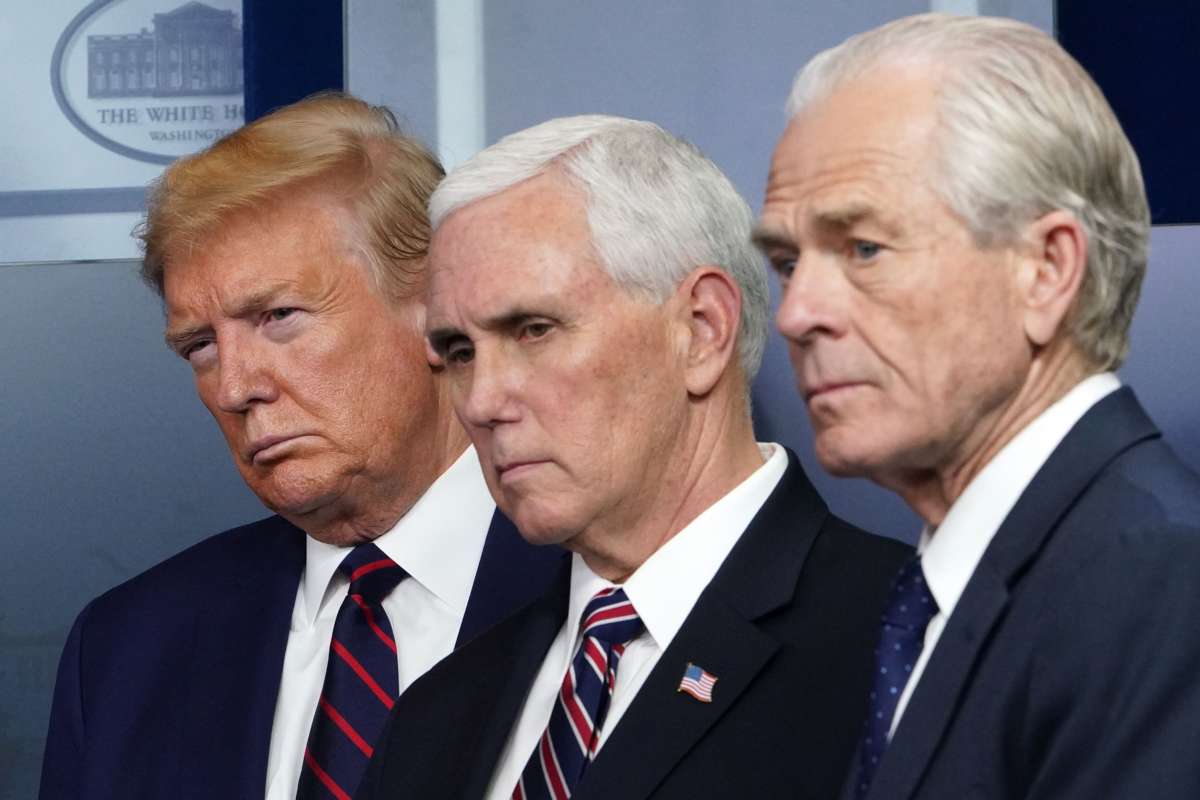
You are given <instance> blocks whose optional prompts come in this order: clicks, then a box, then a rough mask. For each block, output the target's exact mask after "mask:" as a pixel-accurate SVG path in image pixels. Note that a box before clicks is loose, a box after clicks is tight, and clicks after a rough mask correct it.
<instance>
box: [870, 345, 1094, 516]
mask: <svg viewBox="0 0 1200 800" xmlns="http://www.w3.org/2000/svg"><path fill="white" fill-rule="evenodd" d="M1093 372H1094V370H1093V369H1092V368H1091V367H1090V366H1089V365H1088V364H1087V363H1086V361H1085V360H1084V359H1083V357H1082V356H1080V355H1079V353H1078V351H1076V350H1075V348H1074V347H1073V346H1071V345H1069V344H1068V343H1065V342H1058V343H1056V344H1053V345H1050V346H1048V347H1046V348H1045V349H1043V350H1042V351H1040V352H1039V353H1038V354H1037V355H1035V357H1034V359H1033V361H1032V362H1031V364H1030V368H1029V370H1028V372H1027V373H1026V375H1025V379H1024V381H1023V382H1022V384H1021V385H1020V387H1019V388H1018V389H1017V391H1016V392H1014V393H1013V394H1012V395H1010V396H1009V398H1008V399H1007V400H1006V401H1005V402H1003V403H1001V404H1000V405H999V406H998V407H997V408H996V409H994V410H993V411H991V412H990V413H989V414H988V415H986V416H985V417H983V418H982V419H980V420H979V421H978V423H977V424H976V425H974V426H973V429H972V430H971V431H969V432H968V434H967V436H966V437H965V438H964V440H963V442H962V443H961V444H960V446H959V447H957V448H955V449H954V451H953V453H952V456H951V457H950V458H948V459H945V460H944V463H941V464H939V465H938V466H937V467H935V468H932V469H929V470H920V471H912V472H908V473H904V474H900V475H895V476H890V479H889V480H886V481H885V480H880V481H879V483H881V484H882V485H884V486H887V488H890V489H892V490H893V491H895V492H896V493H897V494H899V495H900V496H901V498H903V499H904V501H905V502H906V503H907V504H908V505H909V507H910V508H912V509H913V510H914V511H915V512H916V513H917V514H918V515H919V516H920V517H921V518H922V519H923V520H925V522H927V523H929V524H930V525H932V526H934V527H936V526H938V525H940V524H941V522H942V520H943V519H945V518H946V513H947V512H948V511H949V510H950V507H951V506H952V505H953V504H954V502H955V501H956V500H957V499H958V498H959V497H961V496H962V493H963V492H964V491H965V490H966V488H967V486H969V485H970V484H971V481H973V480H974V479H975V477H976V476H977V475H978V474H979V473H980V472H982V471H983V468H984V467H986V466H987V465H988V464H989V463H990V462H991V461H992V459H993V458H995V457H996V455H997V454H999V452H1000V451H1001V450H1003V449H1004V447H1005V446H1006V445H1007V444H1008V443H1009V442H1011V441H1012V440H1013V438H1014V437H1016V435H1017V434H1019V433H1020V432H1021V431H1022V430H1024V429H1025V428H1026V427H1027V426H1028V425H1029V423H1031V422H1033V421H1034V420H1035V419H1037V418H1038V417H1039V416H1041V414H1042V413H1043V412H1045V411H1046V409H1048V408H1049V407H1050V406H1052V405H1054V404H1055V403H1056V402H1058V401H1059V400H1061V399H1062V398H1063V396H1065V395H1066V394H1067V393H1068V392H1070V391H1071V389H1073V388H1075V386H1077V385H1078V384H1079V382H1080V381H1082V380H1083V379H1084V378H1086V377H1087V376H1088V375H1089V374H1091V373H1093Z"/></svg>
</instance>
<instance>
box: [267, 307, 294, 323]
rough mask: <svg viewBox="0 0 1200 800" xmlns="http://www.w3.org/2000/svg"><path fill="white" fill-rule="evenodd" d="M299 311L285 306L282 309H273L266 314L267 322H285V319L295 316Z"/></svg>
mask: <svg viewBox="0 0 1200 800" xmlns="http://www.w3.org/2000/svg"><path fill="white" fill-rule="evenodd" d="M298 310H299V309H296V308H292V307H290V306H283V307H281V308H272V309H271V310H270V311H268V312H267V313H266V315H265V316H266V319H267V322H283V321H284V320H285V319H287V318H288V317H291V316H292V315H293V314H295V313H296V312H297V311H298Z"/></svg>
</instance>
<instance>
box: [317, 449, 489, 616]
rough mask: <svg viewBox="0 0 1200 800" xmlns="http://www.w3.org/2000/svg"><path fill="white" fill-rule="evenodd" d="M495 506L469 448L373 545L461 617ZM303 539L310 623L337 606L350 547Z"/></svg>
mask: <svg viewBox="0 0 1200 800" xmlns="http://www.w3.org/2000/svg"><path fill="white" fill-rule="evenodd" d="M495 510H496V504H495V501H493V500H492V497H491V495H490V494H489V493H488V489H487V484H486V483H485V482H484V479H483V470H482V469H481V468H480V466H479V457H478V456H477V455H476V453H475V448H473V447H468V448H467V449H466V450H465V451H464V452H463V454H462V455H461V456H459V457H458V459H457V460H456V461H455V462H454V463H453V464H452V465H451V466H450V468H449V469H447V470H446V471H445V472H443V473H442V474H441V475H440V476H439V477H438V479H437V480H436V481H434V482H433V484H432V485H431V486H430V487H429V488H428V489H427V490H425V494H423V495H421V497H420V499H418V500H417V502H416V503H414V504H413V506H412V508H410V509H409V510H408V513H406V514H405V515H404V516H403V517H401V518H400V519H399V521H397V522H396V524H395V525H393V526H392V528H391V529H390V530H389V531H387V532H386V533H384V534H383V535H382V536H380V537H379V538H377V539H375V544H376V545H377V546H378V547H379V549H380V550H382V551H383V552H384V553H385V554H386V555H387V556H388V558H390V559H392V560H393V561H395V562H396V563H397V564H399V565H400V566H401V567H402V568H403V569H404V571H405V572H407V573H408V574H409V576H410V579H411V580H415V581H417V582H418V583H420V584H421V585H422V586H424V587H425V588H426V589H428V590H429V592H430V593H432V594H433V595H434V596H435V597H437V598H438V599H439V600H441V601H442V602H443V603H445V604H446V605H447V606H449V607H450V608H451V609H452V610H454V611H455V612H456V613H458V614H459V615H460V616H461V615H462V614H463V613H464V612H465V611H466V608H467V600H468V598H469V597H470V595H471V587H472V585H473V584H474V582H475V571H476V569H477V568H478V566H479V558H480V556H481V555H482V553H483V543H484V539H485V538H486V537H487V532H488V528H489V527H490V525H491V519H492V514H493V513H494V512H495ZM305 539H306V551H305V554H306V560H305V564H304V577H303V578H302V580H301V596H302V597H303V603H304V609H303V619H304V620H305V621H306V622H307V623H308V624H309V625H311V624H312V623H313V622H314V621H315V620H316V618H317V615H318V613H319V612H320V611H321V609H322V608H324V607H325V605H326V604H328V603H329V602H330V601H331V600H334V599H335V598H336V600H337V602H338V604H339V605H340V603H341V598H340V595H341V594H343V593H344V590H345V586H346V579H345V577H343V576H342V575H340V574H338V572H337V567H338V565H339V564H341V563H342V559H343V558H345V557H346V554H347V553H349V552H350V550H351V549H353V548H350V547H336V546H334V545H330V544H325V543H324V542H318V541H317V540H316V539H314V538H312V537H311V536H307V537H305Z"/></svg>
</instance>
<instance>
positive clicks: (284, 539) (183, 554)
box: [88, 516, 304, 618]
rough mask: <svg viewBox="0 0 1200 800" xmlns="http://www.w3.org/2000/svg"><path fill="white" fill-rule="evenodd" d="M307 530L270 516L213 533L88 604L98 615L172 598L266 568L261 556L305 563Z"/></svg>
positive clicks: (94, 614) (123, 610)
mask: <svg viewBox="0 0 1200 800" xmlns="http://www.w3.org/2000/svg"><path fill="white" fill-rule="evenodd" d="M303 536H304V534H303V532H301V531H300V530H299V529H298V528H296V527H294V526H292V525H291V524H290V523H288V522H287V521H286V520H284V519H283V518H281V517H278V516H271V517H267V518H266V519H261V520H258V521H256V522H251V523H248V524H246V525H240V526H238V527H236V528H230V529H229V530H227V531H222V532H221V533H218V534H215V535H213V536H209V537H208V538H206V539H203V540H201V541H200V542H197V543H196V544H194V545H192V546H190V547H188V548H187V549H185V550H182V551H180V552H179V553H176V554H175V555H173V556H170V557H169V558H167V559H165V560H163V561H160V562H159V563H158V564H155V565H154V566H152V567H150V568H149V569H147V570H145V571H144V572H141V573H139V574H138V575H135V576H134V577H132V578H130V579H128V580H126V581H125V582H123V583H121V584H118V585H117V586H115V587H113V588H112V589H109V590H108V591H107V592H104V593H103V594H101V595H100V596H99V597H97V598H96V599H95V600H93V601H92V602H91V603H90V604H89V605H88V613H89V615H90V616H91V617H92V618H96V617H97V616H100V617H103V616H105V615H108V614H116V615H121V614H123V613H124V612H126V611H128V610H133V609H139V608H142V607H144V606H145V605H146V603H147V602H148V598H152V597H153V598H155V599H154V602H155V603H156V604H158V603H163V602H166V601H167V600H168V599H169V598H173V597H174V598H179V597H186V596H187V595H189V594H191V593H193V592H195V591H197V590H199V589H204V590H210V589H211V586H212V584H213V582H214V576H222V577H224V576H228V577H235V576H236V575H237V574H238V573H240V572H242V571H248V570H252V569H255V568H257V567H260V566H261V564H262V562H261V559H263V558H268V557H274V558H277V559H279V558H286V557H287V555H284V554H290V555H291V556H293V557H295V556H297V555H298V557H299V559H300V564H301V565H303V559H304V544H303V541H304V540H303Z"/></svg>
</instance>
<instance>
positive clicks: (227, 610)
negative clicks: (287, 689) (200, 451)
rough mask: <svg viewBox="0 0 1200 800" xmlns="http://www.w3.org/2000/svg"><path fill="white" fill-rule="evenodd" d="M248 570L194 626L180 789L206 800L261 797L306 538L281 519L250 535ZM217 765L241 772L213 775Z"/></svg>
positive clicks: (220, 584) (185, 680)
mask: <svg viewBox="0 0 1200 800" xmlns="http://www.w3.org/2000/svg"><path fill="white" fill-rule="evenodd" d="M248 533H249V535H248V536H247V537H246V543H247V550H246V552H244V553H238V554H237V558H238V559H240V563H241V564H243V565H245V567H246V568H245V569H241V570H239V571H238V572H237V573H235V574H234V575H231V576H229V577H228V579H227V580H225V581H220V580H218V579H217V577H216V576H214V581H213V582H214V584H215V585H216V587H217V588H216V589H215V590H214V592H213V595H214V596H213V599H212V600H211V601H210V602H208V603H207V605H205V607H204V608H203V610H202V611H201V612H200V613H199V615H198V616H197V617H196V619H195V620H194V630H195V636H194V639H193V641H194V645H195V646H194V650H193V658H192V659H191V670H190V674H189V675H186V676H184V675H181V676H179V677H180V680H181V682H182V686H184V687H187V695H186V700H185V702H186V703H187V704H188V708H187V711H186V713H185V714H183V715H181V719H183V720H186V725H187V729H186V730H184V731H182V732H181V735H182V737H183V738H182V741H183V742H185V743H186V744H185V746H184V747H182V748H181V750H182V753H181V755H180V758H181V764H180V770H179V781H178V786H180V787H188V786H190V787H195V788H196V790H197V791H199V792H201V793H202V795H203V796H205V797H218V796H220V797H255V796H257V797H261V796H262V794H263V792H264V791H265V790H266V774H267V755H268V752H269V746H270V740H271V728H272V725H273V723H274V717H275V704H276V699H277V697H278V694H279V682H280V676H281V674H282V670H283V657H284V651H285V650H286V648H287V638H288V630H289V628H290V621H291V615H292V608H293V606H294V604H295V600H296V589H297V586H298V585H299V581H300V574H301V572H302V571H303V569H304V534H303V532H302V531H300V530H299V529H297V528H294V527H292V526H291V525H290V524H288V523H287V522H285V521H284V520H282V519H280V518H278V517H273V518H271V519H269V520H265V521H264V522H263V523H262V525H261V527H260V528H259V529H257V530H253V531H250V532H248ZM213 764H226V765H235V764H236V765H237V769H236V770H228V771H227V770H217V771H214V770H213Z"/></svg>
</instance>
